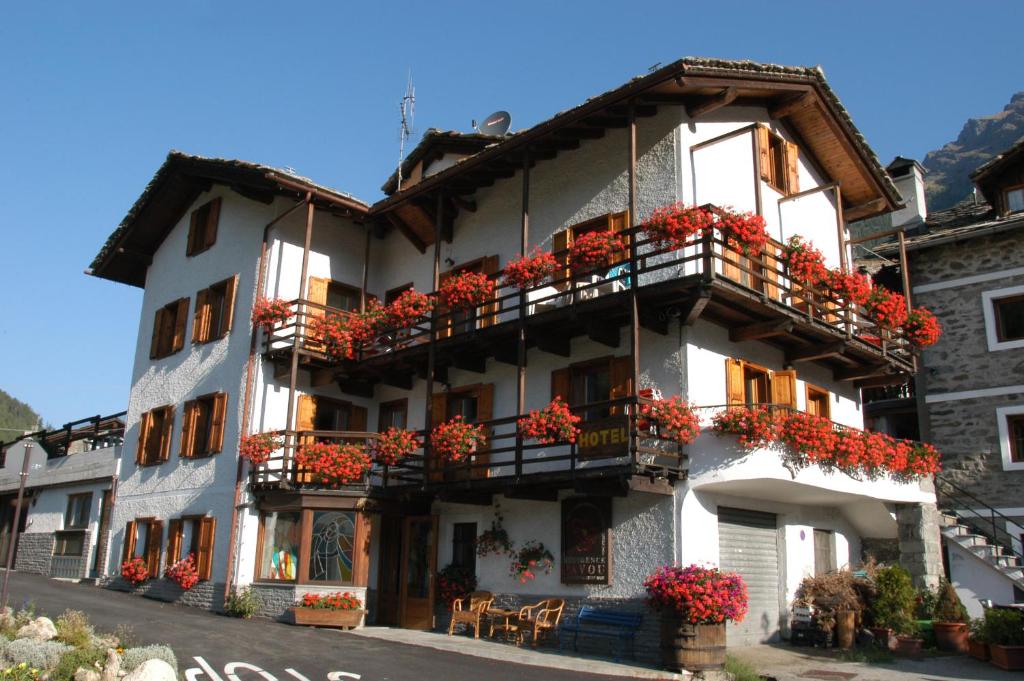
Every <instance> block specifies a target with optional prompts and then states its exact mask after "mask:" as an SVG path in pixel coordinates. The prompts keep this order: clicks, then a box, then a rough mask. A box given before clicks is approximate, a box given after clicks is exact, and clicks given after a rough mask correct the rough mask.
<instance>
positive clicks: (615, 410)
mask: <svg viewBox="0 0 1024 681" xmlns="http://www.w3.org/2000/svg"><path fill="white" fill-rule="evenodd" d="M611 384H612V387H611V390H609V391H608V399H610V400H617V399H619V398H622V397H628V396H629V395H632V394H633V358H632V357H631V356H629V355H626V356H625V357H613V358H612V361H611ZM609 412H610V413H612V414H624V413H626V412H625V409H624V408H623V405H621V404H619V405H615V406H613V407H611V409H610V410H609Z"/></svg>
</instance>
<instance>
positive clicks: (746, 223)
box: [715, 208, 768, 255]
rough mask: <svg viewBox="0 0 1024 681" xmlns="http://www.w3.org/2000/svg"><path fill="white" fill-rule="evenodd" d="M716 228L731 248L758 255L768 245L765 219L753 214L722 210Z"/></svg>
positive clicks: (727, 209)
mask: <svg viewBox="0 0 1024 681" xmlns="http://www.w3.org/2000/svg"><path fill="white" fill-rule="evenodd" d="M715 228H716V229H717V230H718V231H719V233H720V234H721V235H722V239H723V240H724V241H725V242H726V243H727V244H728V245H729V248H731V249H733V250H737V251H743V252H744V253H746V254H747V255H756V254H758V253H760V252H761V251H763V250H764V247H765V244H767V243H768V232H766V231H765V222H764V218H763V217H761V216H760V215H754V214H753V213H738V212H736V211H733V210H731V209H729V208H723V209H720V211H719V214H718V220H717V221H716V222H715Z"/></svg>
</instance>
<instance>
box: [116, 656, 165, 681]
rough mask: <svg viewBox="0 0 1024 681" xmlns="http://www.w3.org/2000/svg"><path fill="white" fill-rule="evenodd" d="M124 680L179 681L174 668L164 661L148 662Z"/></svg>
mask: <svg viewBox="0 0 1024 681" xmlns="http://www.w3.org/2000/svg"><path fill="white" fill-rule="evenodd" d="M124 678H125V681H178V675H177V674H176V673H175V671H174V667H172V666H171V665H169V664H167V663H166V662H164V661H163V660H146V661H145V662H143V663H142V664H140V665H139V666H138V667H136V668H135V671H133V672H132V673H131V674H129V675H128V676H126V677H124Z"/></svg>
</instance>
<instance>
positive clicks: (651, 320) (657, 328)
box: [640, 313, 668, 336]
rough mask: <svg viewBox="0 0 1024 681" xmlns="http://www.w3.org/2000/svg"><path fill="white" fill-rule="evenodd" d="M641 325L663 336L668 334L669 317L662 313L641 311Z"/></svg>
mask: <svg viewBox="0 0 1024 681" xmlns="http://www.w3.org/2000/svg"><path fill="white" fill-rule="evenodd" d="M640 326H642V327H643V328H645V329H647V330H648V331H653V332H654V333H656V334H658V335H661V336H667V335H668V319H667V318H666V317H664V316H663V315H660V314H650V313H647V314H643V313H641V314H640Z"/></svg>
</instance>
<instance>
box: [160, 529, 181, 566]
mask: <svg viewBox="0 0 1024 681" xmlns="http://www.w3.org/2000/svg"><path fill="white" fill-rule="evenodd" d="M184 534H185V526H184V523H183V522H182V521H181V518H175V519H174V520H171V521H168V523H167V557H166V558H165V560H164V562H165V564H166V565H167V567H171V566H172V565H174V564H175V563H177V562H178V557H179V556H181V540H182V537H183V536H184Z"/></svg>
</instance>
